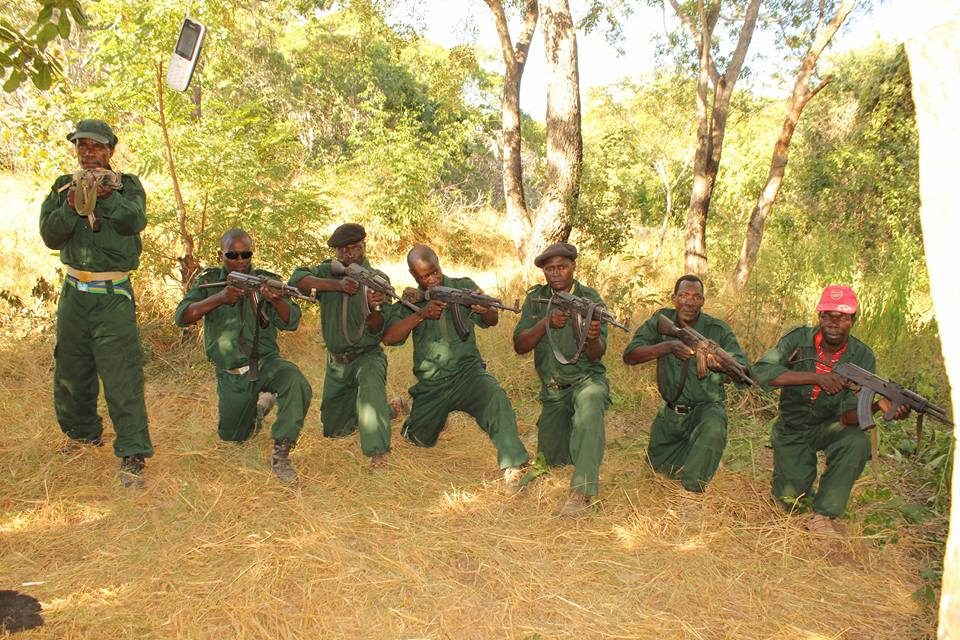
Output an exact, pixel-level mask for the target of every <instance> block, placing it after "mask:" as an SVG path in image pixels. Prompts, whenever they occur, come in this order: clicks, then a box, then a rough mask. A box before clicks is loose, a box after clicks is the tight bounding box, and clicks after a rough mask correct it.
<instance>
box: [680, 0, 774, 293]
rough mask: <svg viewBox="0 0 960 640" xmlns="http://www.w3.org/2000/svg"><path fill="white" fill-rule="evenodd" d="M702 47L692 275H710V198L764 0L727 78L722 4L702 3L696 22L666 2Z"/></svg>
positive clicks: (755, 2) (688, 252)
mask: <svg viewBox="0 0 960 640" xmlns="http://www.w3.org/2000/svg"><path fill="white" fill-rule="evenodd" d="M666 1H667V2H669V3H670V5H671V6H672V7H673V10H674V12H675V13H676V14H677V17H678V18H680V21H681V22H682V23H683V25H684V26H685V27H686V28H687V31H688V32H689V33H690V36H691V37H692V38H693V41H694V42H696V43H697V55H698V57H699V67H700V69H699V77H698V80H697V149H696V151H695V153H694V157H693V189H692V191H691V193H690V206H689V207H688V209H687V227H686V237H685V241H684V266H685V268H686V271H687V273H693V274H698V275H705V274H706V272H707V215H708V213H709V211H710V199H711V198H712V197H713V189H714V187H715V186H716V181H717V173H718V171H719V170H720V157H721V153H722V152H723V138H724V136H725V135H726V129H727V114H728V112H729V110H730V98H731V97H732V96H733V88H734V86H735V85H736V83H737V80H738V79H739V78H740V70H741V69H742V68H743V62H744V60H745V59H746V56H747V50H748V49H749V48H750V41H751V40H752V39H753V32H754V29H755V28H756V26H757V17H758V16H759V14H760V0H750V4H749V5H748V6H747V9H746V12H745V13H744V18H743V27H741V29H740V34H739V36H738V37H737V46H736V48H735V49H734V51H733V54H732V55H731V57H730V62H729V63H728V64H727V68H726V71H724V73H723V75H721V74H720V72H719V71H718V70H717V67H716V62H715V61H714V59H713V55H712V54H711V52H710V45H711V43H712V41H713V30H714V27H716V24H717V19H718V18H719V17H720V2H719V0H710V1H709V2H708V3H706V4H705V3H704V0H698V1H697V9H698V15H699V17H698V21H697V22H696V23H695V22H694V21H693V20H691V18H690V17H689V16H688V15H686V14H685V13H684V12H683V11H682V10H681V8H680V5H679V3H678V0H666ZM711 86H712V89H713V92H712V93H711V92H710V88H711Z"/></svg>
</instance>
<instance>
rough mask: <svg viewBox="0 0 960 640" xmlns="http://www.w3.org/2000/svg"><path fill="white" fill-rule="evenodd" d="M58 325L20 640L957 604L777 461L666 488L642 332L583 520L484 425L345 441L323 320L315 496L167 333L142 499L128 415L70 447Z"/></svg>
mask: <svg viewBox="0 0 960 640" xmlns="http://www.w3.org/2000/svg"><path fill="white" fill-rule="evenodd" d="M35 215H36V214H35V213H33V214H32V216H33V219H34V220H35ZM4 268H6V266H4ZM4 273H6V272H4ZM451 273H453V274H454V275H459V273H456V272H454V271H453V270H452V269H451ZM45 326H46V329H47V331H45V332H41V334H40V335H38V336H33V337H31V338H30V339H29V340H20V341H13V340H8V341H6V342H5V343H4V344H3V348H2V358H0V425H2V428H0V474H2V475H0V478H2V481H0V589H15V590H18V591H22V592H25V593H28V594H31V595H33V596H35V597H37V598H38V599H39V600H40V601H41V602H42V604H43V615H44V617H45V619H46V624H45V625H44V626H43V627H40V628H38V629H35V630H32V631H27V632H23V633H20V634H17V635H16V637H17V638H24V639H40V638H51V639H52V638H56V639H70V638H83V639H87V638H131V639H133V638H136V639H141V638H251V639H252V638H258V639H259V638H279V639H293V638H323V639H328V638H385V639H386V638H398V639H400V638H403V639H410V640H412V639H419V638H430V639H433V638H436V639H457V640H459V639H474V638H476V639H483V640H487V639H496V638H509V639H517V640H519V639H528V640H532V639H535V638H540V639H543V640H546V639H555V638H557V639H559V638H678V639H679V638H695V639H696V638H705V639H714V638H744V639H755V638H771V639H774V638H776V639H784V640H786V639H804V640H814V639H821V638H823V639H826V638H831V639H833V638H844V639H849V640H855V639H861V638H862V639H874V638H891V639H893V638H896V639H901V638H931V637H933V635H934V628H935V614H934V611H933V610H932V609H930V608H929V607H927V606H925V605H921V604H920V603H918V602H917V601H916V600H914V599H913V598H912V597H911V594H912V592H913V591H914V590H916V589H917V588H919V587H920V586H921V584H922V581H921V579H920V577H919V572H920V569H921V568H922V565H921V562H920V560H918V559H917V557H918V556H919V555H920V554H919V553H918V550H919V545H920V543H914V542H913V541H912V540H911V538H910V536H909V535H904V536H901V542H899V543H897V544H888V545H885V546H877V545H875V544H873V541H871V540H869V539H867V538H864V537H862V536H861V535H860V528H859V525H858V523H856V522H853V523H851V530H852V535H851V536H850V538H849V539H846V540H842V541H836V540H829V539H823V538H818V537H814V536H812V535H810V534H807V533H805V532H804V531H802V530H801V529H800V527H799V525H798V524H797V521H796V519H795V518H791V517H787V516H785V515H784V514H782V513H781V512H779V511H778V510H776V509H775V508H773V507H772V505H771V504H770V502H769V501H768V498H767V496H768V490H769V485H768V482H769V468H768V462H766V461H763V460H762V459H761V460H760V461H759V462H756V463H755V464H756V465H757V472H756V473H755V474H754V473H750V474H746V473H736V472H733V471H730V470H728V469H724V468H721V470H720V472H719V473H718V475H717V477H716V479H715V481H714V482H713V483H712V484H711V485H710V487H709V488H708V491H707V492H706V493H705V494H704V495H703V496H699V497H698V496H691V495H689V494H687V493H685V492H684V491H682V490H681V489H680V488H679V487H678V485H677V484H676V483H674V482H672V481H669V480H666V479H664V478H662V477H659V476H657V475H655V474H654V473H652V472H651V470H650V469H649V468H648V466H647V465H646V463H645V459H644V449H645V446H646V439H647V435H646V431H647V428H648V425H649V422H650V419H651V417H652V414H653V412H654V411H655V408H656V405H657V400H656V398H655V395H654V394H655V391H654V387H653V385H652V367H647V368H639V369H631V370H627V369H626V368H625V367H623V366H622V365H621V364H620V363H619V353H620V351H621V350H622V349H623V346H624V345H625V343H626V337H625V336H624V335H622V334H621V333H620V332H616V333H614V334H612V335H613V336H614V337H612V338H611V346H610V350H609V354H608V357H607V365H608V369H609V370H610V374H611V380H612V382H613V391H614V398H615V402H616V404H615V406H614V408H613V409H612V410H611V411H610V413H609V414H608V420H607V442H608V445H607V453H606V458H605V460H604V465H603V469H602V479H601V501H600V503H599V505H598V506H597V508H596V509H595V511H594V512H593V513H591V514H590V515H589V516H587V517H584V518H582V519H579V520H576V521H565V520H560V519H559V518H557V517H556V511H557V509H558V508H559V506H560V505H561V504H562V502H563V501H564V500H565V498H566V497H567V494H568V489H567V485H568V482H569V478H570V469H569V468H568V469H562V470H554V471H553V472H552V473H550V474H549V475H548V476H545V477H542V478H539V479H537V480H536V481H535V482H534V484H533V485H532V486H531V487H530V488H529V489H528V490H527V491H525V492H523V493H521V494H520V495H518V496H516V497H513V498H507V497H505V496H504V495H502V492H501V490H502V480H501V477H500V474H499V472H498V470H497V469H496V458H495V451H494V449H493V447H492V445H491V444H490V442H489V440H488V439H487V438H486V437H485V436H484V435H483V433H482V432H481V431H480V430H479V429H478V428H477V426H476V425H475V423H474V422H473V421H472V420H470V419H469V418H468V417H466V416H463V415H461V414H455V416H454V417H453V419H452V420H451V421H450V424H449V426H448V428H447V429H446V430H445V431H444V432H443V434H442V435H441V438H440V442H439V443H438V445H437V447H436V448H434V449H419V448H415V447H413V446H411V445H409V444H408V443H406V442H405V441H404V440H403V439H402V438H401V437H400V436H399V422H395V423H394V425H393V431H394V433H393V442H394V446H393V453H392V455H391V456H390V459H389V466H388V468H387V469H386V470H384V471H383V472H377V473H371V472H370V470H369V468H368V461H367V460H366V459H365V458H364V457H363V456H362V455H361V454H360V450H359V444H358V441H357V437H356V436H355V435H354V436H352V437H348V438H345V439H340V440H330V439H324V438H322V437H321V433H320V429H319V425H318V422H319V421H318V414H317V409H318V404H319V395H320V389H321V387H322V380H323V362H324V358H325V352H324V350H323V347H322V344H321V343H320V341H319V338H318V335H317V327H316V317H315V316H314V315H309V316H308V317H307V319H306V320H305V326H304V327H302V328H301V330H300V331H299V332H297V333H296V334H293V335H289V336H285V337H284V339H283V340H282V343H281V348H282V349H283V351H284V353H285V354H286V355H287V356H288V357H289V358H290V359H291V360H293V361H295V362H296V363H298V364H299V365H300V366H301V368H302V370H303V371H304V373H305V374H306V376H307V378H308V379H309V380H310V381H311V382H312V384H313V386H314V390H315V401H314V405H313V406H312V407H311V412H310V415H309V417H308V419H307V424H306V427H305V429H304V432H303V434H302V436H301V440H300V443H299V446H298V447H297V448H296V450H295V452H294V461H295V464H296V465H297V467H298V469H299V471H300V481H299V482H298V483H297V484H296V485H295V486H294V487H292V488H287V487H283V486H280V485H279V484H278V483H277V482H276V480H275V479H274V477H273V475H272V473H271V472H270V469H269V464H268V456H269V446H270V441H269V434H268V433H261V434H259V435H258V436H256V437H255V438H254V439H253V440H252V441H250V442H248V443H246V444H243V445H239V446H237V445H232V444H225V443H221V442H219V441H218V439H217V435H216V399H215V398H216V393H215V385H214V380H213V375H212V372H211V369H210V367H209V365H208V364H207V363H205V362H204V361H203V359H202V354H201V353H200V352H201V348H200V346H199V345H198V344H196V343H195V342H191V343H188V344H186V345H183V346H180V347H172V348H171V347H168V346H165V345H164V344H163V343H162V342H158V343H157V344H155V345H154V348H153V349H152V350H151V351H152V353H153V358H152V359H151V361H150V363H149V365H148V369H147V407H148V411H149V415H150V420H151V422H150V430H151V434H152V437H153V441H154V445H155V447H156V451H157V454H156V456H155V457H153V458H151V459H150V460H149V461H148V467H147V470H146V478H147V483H146V487H145V489H143V490H140V491H138V490H123V489H121V487H120V486H119V483H118V481H117V476H116V471H117V464H118V463H117V460H116V459H115V458H114V457H113V455H112V451H111V447H110V444H111V442H112V431H111V429H110V426H109V420H108V419H107V420H105V422H106V424H107V430H106V435H107V436H108V444H107V446H105V447H103V448H100V449H87V450H84V451H82V452H80V453H77V454H74V455H70V456H63V455H61V454H59V453H58V452H57V448H58V446H59V445H60V444H62V443H63V442H64V440H63V436H62V435H61V434H60V432H59V429H58V427H57V424H56V419H55V416H54V413H53V407H52V399H51V376H52V346H53V345H52V339H51V337H50V335H49V325H45ZM512 327H513V318H512V317H506V318H505V319H504V322H503V326H501V327H498V328H496V329H493V330H490V331H487V332H484V333H483V334H482V335H481V348H482V350H483V352H484V354H485V355H486V356H487V359H488V362H489V366H490V370H491V371H492V372H493V373H494V374H495V375H496V376H497V377H498V378H499V379H500V380H501V381H502V383H503V385H504V387H505V388H506V389H507V391H508V393H509V394H510V396H511V398H512V400H513V402H514V405H515V407H516V409H517V414H518V417H519V420H520V431H521V437H522V439H523V441H524V442H525V444H526V445H527V447H528V449H529V450H530V451H531V452H533V451H535V449H536V426H535V421H536V417H537V413H538V405H537V402H536V393H537V384H536V383H535V381H534V373H533V365H532V361H531V359H530V358H529V357H526V358H519V357H516V356H514V355H513V354H512V351H511V350H510V347H509V336H510V332H511V331H512ZM145 340H146V341H147V343H148V344H151V343H152V341H153V340H154V337H152V335H148V336H145ZM388 353H389V357H390V370H389V381H388V385H389V392H390V393H391V394H395V393H398V392H402V391H403V390H404V389H405V388H406V387H407V386H409V385H410V384H411V383H412V374H411V372H410V345H409V344H408V345H406V346H404V347H403V348H399V349H391V350H389V351H388ZM101 409H102V410H103V411H102V412H103V414H104V415H106V413H105V410H104V409H105V408H104V407H101ZM269 422H270V421H269V420H268V425H267V429H269ZM870 481H871V480H870V479H869V477H865V478H864V479H863V480H862V482H863V483H869V482H870Z"/></svg>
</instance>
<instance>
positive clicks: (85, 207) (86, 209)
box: [58, 169, 123, 232]
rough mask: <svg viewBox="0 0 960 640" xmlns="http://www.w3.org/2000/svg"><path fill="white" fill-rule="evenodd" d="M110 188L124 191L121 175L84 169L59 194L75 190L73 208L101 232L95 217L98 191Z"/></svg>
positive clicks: (106, 170) (59, 190)
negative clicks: (102, 188)
mask: <svg viewBox="0 0 960 640" xmlns="http://www.w3.org/2000/svg"><path fill="white" fill-rule="evenodd" d="M100 187H109V188H110V189H112V190H114V191H119V190H121V189H123V180H122V178H121V176H120V174H119V173H116V172H115V171H111V170H110V169H84V170H83V171H77V172H76V173H75V174H73V178H72V179H71V180H70V182H68V183H67V184H65V185H63V186H62V187H60V189H58V192H62V191H65V190H67V189H73V208H74V209H75V210H76V212H77V213H78V214H80V215H81V216H86V217H87V222H89V223H90V229H92V230H93V231H95V232H96V231H100V221H99V220H97V216H96V215H94V213H93V210H94V209H95V208H96V207H97V189H99V188H100Z"/></svg>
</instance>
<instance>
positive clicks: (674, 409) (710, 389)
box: [623, 275, 747, 492]
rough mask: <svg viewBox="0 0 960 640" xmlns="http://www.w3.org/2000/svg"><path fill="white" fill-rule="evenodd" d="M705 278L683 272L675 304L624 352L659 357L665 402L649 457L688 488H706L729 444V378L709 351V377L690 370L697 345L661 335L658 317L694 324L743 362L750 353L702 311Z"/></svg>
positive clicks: (627, 358)
mask: <svg viewBox="0 0 960 640" xmlns="http://www.w3.org/2000/svg"><path fill="white" fill-rule="evenodd" d="M703 302H704V296H703V282H702V281H701V280H700V278H698V277H697V276H694V275H685V276H683V277H681V278H680V279H679V280H677V282H676V284H675V285H674V287H673V305H674V308H673V309H660V310H658V311H656V312H655V313H654V314H653V316H652V317H651V318H650V319H649V320H647V321H646V322H645V323H643V324H642V325H640V327H639V328H638V329H637V331H636V333H635V334H634V336H633V340H631V341H630V344H628V345H627V348H626V350H624V352H623V361H624V362H626V363H627V364H640V363H643V362H649V361H650V360H654V359H655V360H656V361H657V387H658V388H659V390H660V395H661V397H663V404H662V405H661V406H660V411H659V412H658V413H657V417H656V418H654V420H653V425H652V426H651V427H650V444H649V445H648V447H647V456H648V457H649V459H650V464H651V465H652V466H653V468H654V469H656V470H657V471H659V472H661V473H665V474H667V475H668V476H670V477H679V479H680V484H681V485H683V488H684V489H686V490H687V491H694V492H700V491H703V490H704V489H705V488H706V486H707V483H708V482H710V480H711V478H713V474H714V473H716V471H717V467H718V466H719V465H720V457H721V456H722V455H723V449H724V447H726V446H727V411H726V408H725V406H724V400H725V398H726V395H725V394H724V389H723V385H724V383H725V382H728V381H729V379H728V378H727V376H726V375H724V374H723V373H720V372H719V371H718V369H719V367H718V366H717V363H716V362H714V361H713V358H712V357H710V356H708V358H707V366H708V367H709V371H708V374H707V376H706V377H704V378H702V379H701V378H700V377H699V376H697V375H695V374H691V375H688V373H690V372H689V368H690V363H691V359H690V357H691V356H692V355H694V352H693V350H692V349H691V348H690V347H688V346H687V345H685V344H684V343H683V342H681V341H680V340H676V339H673V338H669V337H666V336H663V335H661V334H660V333H659V332H658V331H657V318H658V317H659V316H661V315H664V316H666V317H667V318H669V319H670V320H671V321H673V322H675V323H677V324H678V325H680V326H682V327H684V326H689V327H692V328H693V329H694V330H695V331H697V332H698V333H700V334H702V335H703V336H704V337H706V338H709V339H711V340H713V341H714V342H716V343H717V344H719V345H720V346H721V347H722V348H723V349H724V350H725V351H727V353H729V354H730V355H732V356H733V357H734V359H735V360H736V361H737V362H739V363H740V364H742V365H744V366H746V365H747V357H746V355H744V353H743V350H742V349H741V348H740V345H739V344H738V343H737V338H736V336H735V335H733V331H731V330H730V327H729V326H727V324H726V323H725V322H723V321H721V320H718V319H716V318H714V317H712V316H710V315H707V314H706V313H703V312H702V311H701V309H702V308H703Z"/></svg>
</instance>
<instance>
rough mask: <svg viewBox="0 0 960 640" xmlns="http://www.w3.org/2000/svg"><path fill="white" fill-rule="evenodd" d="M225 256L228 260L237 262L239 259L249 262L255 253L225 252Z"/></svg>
mask: <svg viewBox="0 0 960 640" xmlns="http://www.w3.org/2000/svg"><path fill="white" fill-rule="evenodd" d="M223 255H224V256H226V258H227V260H236V259H237V258H243V259H244V260H249V259H250V258H252V257H253V251H224V252H223Z"/></svg>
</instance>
